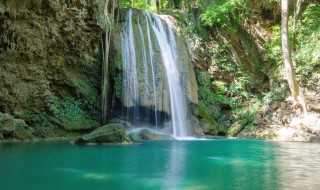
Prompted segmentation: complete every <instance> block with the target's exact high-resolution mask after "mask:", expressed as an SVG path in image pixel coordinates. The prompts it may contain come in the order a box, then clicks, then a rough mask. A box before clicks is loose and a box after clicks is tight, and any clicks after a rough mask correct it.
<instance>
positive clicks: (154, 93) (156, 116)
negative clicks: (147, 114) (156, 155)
mask: <svg viewBox="0 0 320 190" xmlns="http://www.w3.org/2000/svg"><path fill="white" fill-rule="evenodd" d="M144 15H145V19H146V24H147V34H148V45H149V58H150V65H151V72H152V83H153V99H154V114H155V123H156V129H158V115H157V91H156V72H155V71H156V70H155V65H154V61H153V46H152V41H151V35H150V27H149V20H148V18H149V17H150V15H149V14H146V13H145V12H144ZM150 20H151V19H150Z"/></svg>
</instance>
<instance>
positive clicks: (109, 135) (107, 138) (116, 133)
mask: <svg viewBox="0 0 320 190" xmlns="http://www.w3.org/2000/svg"><path fill="white" fill-rule="evenodd" d="M75 143H77V144H87V143H97V144H102V143H112V144H128V143H131V141H130V139H129V138H128V136H127V134H126V130H125V128H124V127H123V126H122V125H120V124H108V125H105V126H103V127H100V128H98V129H96V130H94V131H92V132H91V133H89V134H86V135H84V136H82V137H79V138H78V139H77V140H76V141H75Z"/></svg>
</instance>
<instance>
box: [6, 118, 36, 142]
mask: <svg viewBox="0 0 320 190" xmlns="http://www.w3.org/2000/svg"><path fill="white" fill-rule="evenodd" d="M33 133H34V129H33V128H32V127H30V126H28V125H27V124H26V123H25V121H24V120H22V119H15V118H14V117H13V116H11V115H9V114H3V113H1V112H0V140H1V139H18V140H27V139H28V140H30V139H33V138H34V135H33Z"/></svg>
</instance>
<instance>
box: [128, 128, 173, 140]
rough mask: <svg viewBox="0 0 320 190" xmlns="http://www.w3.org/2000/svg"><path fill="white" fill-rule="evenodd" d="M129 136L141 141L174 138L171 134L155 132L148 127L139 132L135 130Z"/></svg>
mask: <svg viewBox="0 0 320 190" xmlns="http://www.w3.org/2000/svg"><path fill="white" fill-rule="evenodd" d="M129 137H130V139H131V140H133V141H141V140H170V139H172V138H171V137H169V136H166V135H163V134H159V133H155V132H153V131H150V130H148V129H141V130H140V131H138V132H133V133H130V134H129Z"/></svg>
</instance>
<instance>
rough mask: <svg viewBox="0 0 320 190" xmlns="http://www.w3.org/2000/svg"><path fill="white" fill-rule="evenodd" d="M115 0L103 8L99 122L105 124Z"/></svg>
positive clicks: (108, 2) (108, 1)
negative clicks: (104, 25)
mask: <svg viewBox="0 0 320 190" xmlns="http://www.w3.org/2000/svg"><path fill="white" fill-rule="evenodd" d="M115 4H116V2H115V0H107V1H106V3H105V8H104V16H105V19H106V21H107V22H106V23H107V26H106V32H105V36H104V37H103V36H102V55H103V66H102V84H101V99H102V105H101V124H103V125H104V124H106V123H107V121H108V116H109V106H110V104H109V99H110V97H109V89H110V74H109V59H108V58H109V50H110V42H111V36H112V32H113V25H112V23H113V22H114V10H115V6H116V5H115Z"/></svg>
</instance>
